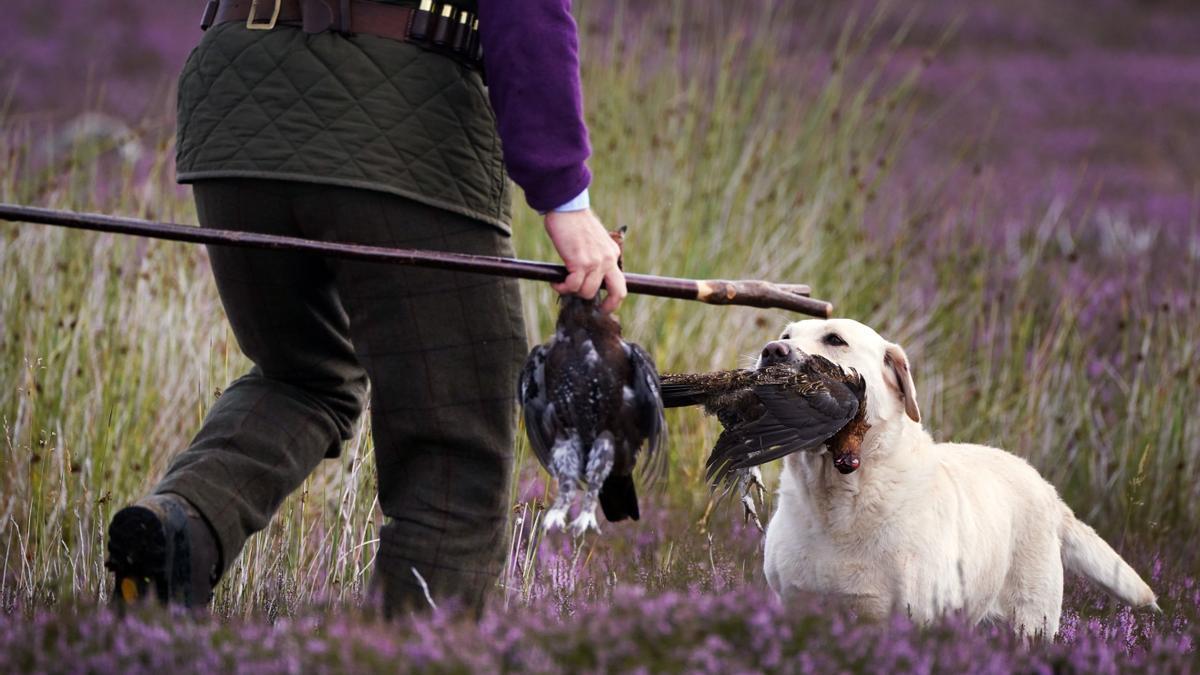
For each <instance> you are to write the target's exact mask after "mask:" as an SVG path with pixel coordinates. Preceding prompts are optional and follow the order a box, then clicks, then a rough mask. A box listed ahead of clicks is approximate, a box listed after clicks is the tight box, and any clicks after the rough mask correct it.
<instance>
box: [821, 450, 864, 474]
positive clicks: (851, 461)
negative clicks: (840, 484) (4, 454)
mask: <svg viewBox="0 0 1200 675" xmlns="http://www.w3.org/2000/svg"><path fill="white" fill-rule="evenodd" d="M829 455H830V456H831V457H832V458H833V468H835V469H837V470H838V472H839V473H841V474H842V475H845V474H850V473H854V472H855V471H857V470H858V467H859V466H860V465H861V464H862V459H860V458H859V456H858V453H857V452H851V451H845V450H835V449H833V448H830V450H829Z"/></svg>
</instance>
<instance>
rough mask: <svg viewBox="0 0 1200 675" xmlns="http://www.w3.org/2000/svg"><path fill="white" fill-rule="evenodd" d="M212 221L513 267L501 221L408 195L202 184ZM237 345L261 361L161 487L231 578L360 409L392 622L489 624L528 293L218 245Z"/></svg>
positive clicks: (207, 218) (509, 286)
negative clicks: (233, 567)
mask: <svg viewBox="0 0 1200 675" xmlns="http://www.w3.org/2000/svg"><path fill="white" fill-rule="evenodd" d="M194 192H195V197H196V205H197V209H198V212H199V218H200V223H201V225H202V226H205V227H221V228H226V229H234V230H241V231H247V232H261V233H270V234H280V235H291V236H300V237H307V238H311V239H319V240H326V241H334V240H336V241H345V242H353V243H361V244H371V245H378V246H392V247H405V248H421V249H429V250H437V251H456V252H461V253H475V254H485V255H505V256H511V255H512V248H511V243H510V239H509V237H508V236H506V235H505V234H504V233H502V232H501V231H499V230H498V229H497V228H494V227H492V226H489V225H485V224H483V223H480V222H479V221H476V220H472V219H470V218H468V217H466V216H462V215H458V214H454V213H451V212H448V211H443V210H440V209H436V208H433V207H429V206H426V205H423V204H420V203H417V202H414V201H411V200H407V199H404V198H402V197H398V196H394V195H389V194H386V193H382V192H374V191H369V190H360V189H354V188H345V187H335V186H325V185H315V184H309V183H299V182H287V181H270V180H257V179H220V180H206V181H200V182H198V183H196V184H195V185H194ZM209 255H210V258H211V262H212V269H213V274H214V276H215V278H216V282H217V288H218V290H219V292H220V296H221V302H222V304H223V306H224V307H225V312H226V314H227V315H228V318H229V322H230V324H231V326H232V328H233V332H234V334H235V336H236V337H237V341H238V345H239V346H240V347H241V349H242V351H243V352H244V353H245V354H246V356H247V357H249V358H250V360H251V361H252V362H253V363H254V366H253V368H251V370H250V372H248V373H246V374H245V375H244V376H243V377H241V378H239V379H238V380H236V381H234V382H233V383H232V384H230V385H229V387H228V388H227V389H225V391H224V392H223V393H222V394H221V396H220V397H219V398H218V399H217V401H216V403H215V404H214V406H213V408H212V410H211V411H210V412H209V414H208V416H207V418H206V419H205V421H204V423H203V426H202V427H201V429H200V431H199V433H198V434H197V435H196V437H195V440H194V441H193V442H192V444H191V445H190V447H188V448H187V449H186V450H184V451H183V452H182V453H181V454H179V455H178V456H177V457H176V458H175V459H174V460H173V461H172V463H171V465H170V467H169V469H168V471H167V473H166V475H165V476H164V478H163V479H162V481H161V482H160V483H159V485H158V486H157V487H156V488H155V492H157V493H164V492H171V493H176V494H179V495H182V496H183V497H185V498H186V499H187V500H188V501H190V502H191V503H192V504H193V505H194V506H195V507H196V508H197V510H199V511H200V513H201V514H202V515H203V516H204V517H205V518H206V519H207V520H208V522H209V524H210V525H212V527H213V530H214V531H215V533H216V536H217V539H218V540H219V546H220V548H221V553H222V557H223V560H224V561H225V562H224V566H225V568H228V566H229V562H230V561H232V560H233V559H234V558H235V557H236V556H237V555H238V553H239V552H240V551H241V550H242V547H243V545H244V544H245V542H246V539H247V538H248V537H249V536H250V535H251V534H253V533H255V532H257V531H259V530H261V529H263V528H264V527H266V525H267V523H268V521H269V520H270V519H271V516H272V515H273V514H274V513H275V511H276V510H277V509H278V508H279V506H280V503H281V502H282V501H283V499H284V498H285V497H286V496H287V495H288V494H289V493H291V492H292V491H293V490H295V489H296V488H297V487H298V486H299V485H300V484H301V483H302V482H303V481H304V479H305V478H307V477H308V476H309V474H310V473H311V472H312V471H313V470H314V469H315V468H316V467H317V465H318V464H319V463H320V461H321V460H322V459H323V458H327V457H334V456H336V455H337V454H338V452H339V451H340V448H341V444H342V442H343V441H344V440H346V439H348V438H349V437H350V436H351V433H352V429H353V428H354V423H355V420H356V419H357V418H358V417H359V415H360V414H361V413H362V410H363V408H364V406H365V404H366V397H367V391H368V381H369V382H370V403H371V425H372V435H373V439H374V444H375V459H376V464H377V467H378V479H379V480H378V484H379V503H380V505H381V508H382V510H383V514H384V516H385V517H386V519H387V522H386V523H385V524H384V526H383V528H382V530H381V532H380V544H379V546H380V548H379V552H378V555H377V557H376V563H375V565H376V567H375V577H374V580H373V583H372V586H373V590H374V591H377V592H380V593H381V594H382V599H383V605H384V609H385V610H386V611H387V612H388V613H395V612H397V611H404V610H407V609H409V608H411V607H421V606H425V605H426V600H425V597H424V590H423V588H422V587H421V585H420V580H418V578H417V576H416V575H415V574H414V573H413V570H414V569H415V570H417V571H418V572H419V573H420V576H421V578H422V579H423V580H424V581H425V582H426V583H427V584H428V586H429V590H430V592H431V594H432V596H433V597H434V599H435V600H445V599H455V600H457V601H459V602H461V603H463V604H465V605H466V606H467V607H469V608H474V609H475V610H476V611H478V610H479V609H480V608H481V607H482V606H483V604H484V601H485V599H486V596H487V594H488V592H489V590H490V589H491V588H493V587H494V586H495V582H496V579H497V576H498V574H499V570H500V568H501V565H502V561H503V555H504V550H505V533H506V529H507V514H508V508H507V498H508V486H509V481H510V474H511V469H512V448H513V441H514V435H515V424H516V419H515V417H516V416H515V413H516V408H515V404H516V391H515V389H516V380H517V376H518V373H519V371H520V368H521V365H522V362H523V360H524V358H525V354H526V339H525V326H524V320H523V318H522V315H521V305H520V298H519V295H518V289H517V282H516V281H515V280H513V279H502V278H498V277H490V276H483V275H474V274H467V273H461V272H448V271H441V270H424V269H418V268H415V267H405V266H396V265H386V264H380V263H365V262H357V261H344V260H336V259H332V258H323V257H319V256H315V255H311V254H307V253H298V252H281V251H263V250H254V249H243V248H232V247H215V246H214V247H210V248H209Z"/></svg>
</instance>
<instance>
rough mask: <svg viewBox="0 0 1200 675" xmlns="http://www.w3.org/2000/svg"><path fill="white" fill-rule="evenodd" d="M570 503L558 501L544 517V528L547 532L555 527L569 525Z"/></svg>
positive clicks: (562, 527)
mask: <svg viewBox="0 0 1200 675" xmlns="http://www.w3.org/2000/svg"><path fill="white" fill-rule="evenodd" d="M569 505H570V504H561V505H560V504H558V503H557V502H556V503H555V504H554V506H552V507H551V508H550V510H549V511H547V512H546V517H545V518H543V519H542V529H544V530H546V531H547V532H549V531H551V530H554V529H559V530H561V529H564V528H566V526H567V507H568V506H569Z"/></svg>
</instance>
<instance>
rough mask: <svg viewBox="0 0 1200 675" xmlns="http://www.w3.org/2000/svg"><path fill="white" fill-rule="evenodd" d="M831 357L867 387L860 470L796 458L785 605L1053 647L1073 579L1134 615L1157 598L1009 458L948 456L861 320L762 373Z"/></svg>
mask: <svg viewBox="0 0 1200 675" xmlns="http://www.w3.org/2000/svg"><path fill="white" fill-rule="evenodd" d="M807 354H818V355H820V356H823V357H825V358H827V359H829V360H830V361H833V362H834V363H837V364H839V365H840V366H842V367H843V368H853V369H854V370H855V371H857V372H858V373H861V374H862V376H863V377H864V378H865V379H866V391H867V395H866V409H867V415H866V423H867V424H868V425H869V429H868V430H867V432H866V435H865V436H864V438H863V443H862V449H861V466H860V467H859V468H858V469H857V470H856V471H854V472H853V473H846V474H844V473H842V472H839V471H837V470H836V469H835V468H834V466H833V462H832V461H830V459H829V457H828V453H827V452H820V453H813V452H798V453H794V454H791V455H788V456H787V457H785V458H784V465H783V472H782V475H781V478H780V483H779V497H778V508H777V509H776V511H775V514H774V515H773V517H772V518H771V520H770V523H769V525H768V527H767V534H766V552H765V559H764V571H765V573H766V577H767V583H768V584H769V585H770V587H771V589H772V590H773V591H774V592H775V593H776V594H777V595H778V596H779V597H780V598H782V599H783V600H784V601H787V600H788V599H789V598H790V597H793V596H798V595H801V594H806V593H813V592H817V593H832V594H835V595H838V596H842V597H844V598H845V599H846V600H848V601H849V603H850V605H851V607H853V608H854V609H855V610H856V611H857V612H858V613H859V614H860V615H862V616H867V617H871V618H883V617H886V616H888V615H889V614H891V613H893V612H907V613H908V614H909V615H910V616H911V617H912V619H913V620H914V621H917V622H919V623H925V622H929V621H931V620H933V619H935V618H936V617H938V616H941V615H942V614H945V613H947V612H951V611H959V612H963V613H965V615H966V616H968V617H969V618H970V620H972V621H973V622H976V623H978V622H982V621H989V620H1007V621H1008V622H1009V623H1011V624H1012V626H1013V628H1014V629H1015V630H1016V631H1018V632H1019V633H1020V634H1021V635H1023V636H1025V637H1031V636H1035V635H1041V636H1053V635H1055V634H1056V633H1057V632H1058V627H1059V620H1060V617H1061V615H1062V598H1063V570H1064V568H1065V569H1067V570H1071V571H1073V572H1076V573H1079V574H1082V575H1084V576H1086V577H1088V578H1090V579H1091V580H1093V581H1094V582H1096V583H1098V584H1100V585H1101V586H1103V587H1104V589H1105V590H1107V591H1108V592H1109V593H1111V594H1113V595H1115V596H1116V597H1118V598H1120V599H1121V600H1123V601H1125V602H1127V603H1129V604H1131V605H1133V606H1135V607H1150V608H1153V609H1155V610H1157V609H1158V605H1157V604H1156V598H1155V595H1154V593H1153V592H1152V591H1151V590H1150V587H1149V586H1148V585H1147V584H1146V582H1145V581H1143V580H1142V578H1141V577H1139V576H1138V574H1137V572H1135V571H1134V570H1133V568H1131V567H1130V566H1129V564H1128V563H1126V562H1125V561H1124V560H1123V559H1122V558H1121V557H1120V556H1119V555H1118V554H1117V553H1116V551H1114V550H1113V549H1112V547H1110V546H1109V545H1108V544H1107V543H1105V541H1104V540H1103V539H1101V538H1100V537H1099V536H1098V535H1097V534H1096V532H1095V531H1094V530H1093V529H1092V528H1091V527H1089V526H1088V525H1086V524H1084V523H1083V522H1081V521H1079V520H1078V519H1076V518H1075V515H1074V513H1072V511H1071V509H1070V508H1069V507H1068V506H1067V505H1066V504H1065V503H1064V502H1063V501H1062V499H1061V498H1059V496H1058V493H1057V491H1056V490H1055V489H1054V486H1052V485H1051V484H1050V483H1049V482H1047V481H1046V480H1045V479H1044V478H1042V476H1041V475H1040V474H1039V473H1038V472H1037V470H1035V469H1034V468H1033V467H1032V466H1030V465H1029V463H1028V462H1026V461H1025V460H1023V459H1021V458H1019V457H1017V456H1015V455H1012V454H1010V453H1008V452H1005V451H1004V450H1000V449H998V448H991V447H987V446H982V445H971V444H965V443H935V442H934V441H933V439H932V438H931V437H930V435H929V434H928V433H927V432H926V431H925V430H924V429H923V428H922V426H921V411H920V409H919V408H918V406H917V393H916V387H915V386H914V384H913V377H912V372H911V367H910V365H909V361H908V356H907V355H906V354H905V353H904V350H903V349H902V348H901V347H900V346H899V345H896V344H893V343H891V342H888V341H886V340H884V339H883V338H882V337H880V336H879V334H878V333H876V332H875V331H874V330H872V329H870V328H868V327H867V326H865V325H863V324H861V323H858V322H857V321H852V320H848V319H834V320H810V321H799V322H796V323H792V324H790V325H788V326H787V327H786V328H785V329H784V331H783V333H782V334H781V335H780V338H779V340H778V341H774V342H771V343H768V346H767V348H766V349H764V352H763V356H761V357H760V358H759V361H758V364H757V367H763V366H765V365H769V363H773V362H778V360H779V359H780V358H805V356H804V355H807Z"/></svg>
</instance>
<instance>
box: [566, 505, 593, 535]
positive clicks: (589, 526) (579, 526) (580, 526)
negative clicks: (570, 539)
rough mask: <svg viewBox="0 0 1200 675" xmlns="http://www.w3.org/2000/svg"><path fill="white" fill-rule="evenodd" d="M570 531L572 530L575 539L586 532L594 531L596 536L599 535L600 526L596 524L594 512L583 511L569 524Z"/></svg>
mask: <svg viewBox="0 0 1200 675" xmlns="http://www.w3.org/2000/svg"><path fill="white" fill-rule="evenodd" d="M571 529H572V530H574V532H575V536H577V537H582V536H583V535H584V534H586V533H587V531H588V530H595V531H596V534H599V533H600V524H599V523H598V522H596V512H595V511H592V510H588V509H585V510H584V511H583V512H582V513H580V514H579V515H578V516H576V517H575V520H574V521H573V522H572V523H571Z"/></svg>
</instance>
